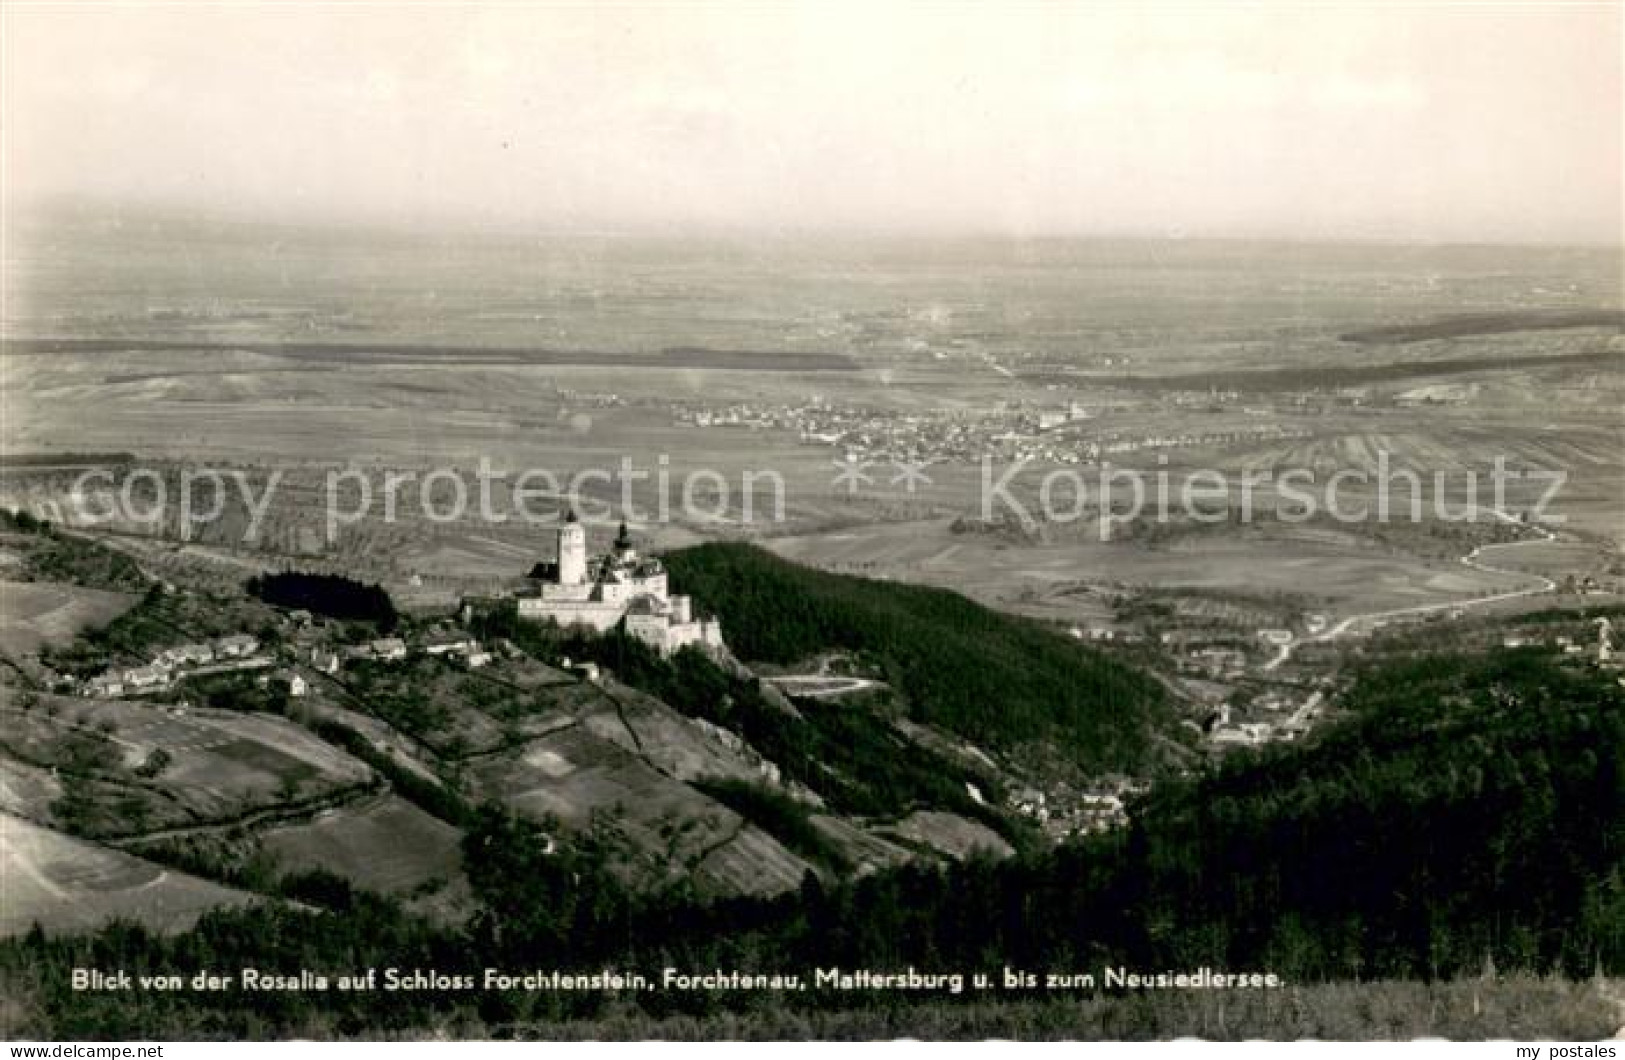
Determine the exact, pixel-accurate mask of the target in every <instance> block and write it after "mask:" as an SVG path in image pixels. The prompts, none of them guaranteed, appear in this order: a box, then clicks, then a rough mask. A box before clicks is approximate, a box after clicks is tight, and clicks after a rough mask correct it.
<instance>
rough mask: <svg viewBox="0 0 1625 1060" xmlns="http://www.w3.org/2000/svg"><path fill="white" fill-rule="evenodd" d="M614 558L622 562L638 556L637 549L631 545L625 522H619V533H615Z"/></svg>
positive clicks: (629, 561) (630, 560) (627, 561)
mask: <svg viewBox="0 0 1625 1060" xmlns="http://www.w3.org/2000/svg"><path fill="white" fill-rule="evenodd" d="M615 558H616V559H618V560H620V561H621V562H622V563H631V562H632V561H633V560H635V559H637V558H638V551H637V549H635V548H633V547H632V535H631V534H630V533H628V532H627V529H626V524H625V523H622V524H621V530H620V533H618V534H616V535H615Z"/></svg>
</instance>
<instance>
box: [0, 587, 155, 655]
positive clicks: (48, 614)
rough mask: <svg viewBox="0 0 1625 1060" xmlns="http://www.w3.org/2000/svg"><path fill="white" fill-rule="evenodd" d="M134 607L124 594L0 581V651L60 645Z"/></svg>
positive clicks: (16, 653) (26, 649) (6, 651)
mask: <svg viewBox="0 0 1625 1060" xmlns="http://www.w3.org/2000/svg"><path fill="white" fill-rule="evenodd" d="M133 606H135V597H133V596H130V595H129V594H127V593H113V592H106V591H104V590H101V589H86V588H84V587H82V586H78V585H64V584H60V583H57V582H13V581H0V652H5V653H8V654H13V655H21V654H24V653H27V652H37V651H39V650H40V648H42V647H61V646H62V645H64V644H68V643H70V642H72V640H73V638H74V637H76V636H78V635H79V634H80V633H81V632H83V631H85V630H87V629H94V628H95V627H97V626H103V625H106V624H107V623H109V622H111V621H113V619H115V618H117V617H118V616H119V615H122V614H123V613H124V612H126V611H128V610H129V609H130V608H131V607H133Z"/></svg>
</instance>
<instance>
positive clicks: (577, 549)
mask: <svg viewBox="0 0 1625 1060" xmlns="http://www.w3.org/2000/svg"><path fill="white" fill-rule="evenodd" d="M586 580H587V531H586V530H585V529H583V528H582V526H581V523H580V522H578V521H577V520H576V513H575V509H573V508H572V509H571V510H570V512H569V513H568V514H567V515H565V517H564V525H563V526H561V527H560V528H559V584H560V585H581V584H583V583H584V582H585V581H586Z"/></svg>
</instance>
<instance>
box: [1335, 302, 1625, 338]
mask: <svg viewBox="0 0 1625 1060" xmlns="http://www.w3.org/2000/svg"><path fill="white" fill-rule="evenodd" d="M1566 328H1625V312H1622V311H1620V310H1617V309H1521V310H1516V311H1512V312H1505V313H1456V314H1452V315H1450V316H1444V317H1437V318H1435V319H1433V320H1424V321H1420V322H1417V323H1412V324H1390V325H1385V326H1382V327H1374V328H1362V329H1360V330H1358V331H1350V332H1346V333H1345V334H1342V335H1339V336H1338V338H1340V339H1342V340H1343V341H1344V342H1354V343H1359V344H1360V345H1364V346H1373V345H1384V346H1391V345H1402V344H1404V343H1409V342H1426V341H1428V340H1430V339H1461V338H1469V337H1471V336H1473V335H1502V334H1505V333H1507V332H1510V331H1560V330H1563V329H1566Z"/></svg>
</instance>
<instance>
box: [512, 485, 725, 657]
mask: <svg viewBox="0 0 1625 1060" xmlns="http://www.w3.org/2000/svg"><path fill="white" fill-rule="evenodd" d="M515 605H516V608H517V610H518V614H519V617H520V618H523V619H529V620H531V621H548V620H551V621H553V622H557V623H558V624H559V625H561V626H575V625H580V626H586V627H588V628H590V629H592V630H595V631H597V632H600V633H602V632H605V631H607V630H610V629H613V628H614V627H615V626H617V625H620V624H622V623H623V622H624V624H625V629H626V632H627V633H628V634H629V635H631V636H633V637H636V638H637V639H638V640H641V641H643V642H644V643H645V644H648V645H649V646H650V647H652V648H654V649H655V650H656V651H659V652H660V653H661V654H663V655H669V654H671V653H672V652H675V651H677V650H678V649H679V648H682V647H685V646H687V645H690V644H694V645H699V646H701V647H707V648H721V647H722V646H723V643H722V625H721V623H719V622H717V621H716V620H715V619H711V618H705V617H702V616H700V615H698V614H696V613H695V611H694V605H693V602H692V601H691V600H690V599H689V598H688V597H687V596H682V595H679V594H676V593H673V592H671V590H670V586H669V585H668V584H667V580H666V569H665V567H664V566H662V565H661V563H660V561H659V560H658V559H655V558H653V557H642V556H639V555H638V552H637V549H635V548H634V547H633V546H632V541H631V539H630V537H629V536H628V534H627V530H626V524H625V523H622V524H621V528H620V533H619V534H618V535H617V536H616V538H615V543H614V545H613V546H612V548H611V550H610V551H609V552H608V553H606V554H605V555H603V556H599V557H597V558H595V559H592V560H590V561H589V559H588V556H587V532H586V529H585V528H584V527H583V526H582V525H581V523H580V521H579V520H577V519H576V515H575V512H573V511H572V512H570V513H569V515H568V516H567V517H566V518H565V523H564V525H563V526H562V527H560V528H559V531H558V544H557V550H556V553H555V558H554V559H553V560H551V561H543V562H541V563H538V564H537V565H536V567H535V568H534V569H533V570H532V571H531V574H530V577H529V578H528V579H527V584H526V586H525V588H524V589H523V590H522V591H521V592H520V593H519V594H518V595H517V598H516V601H515Z"/></svg>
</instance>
